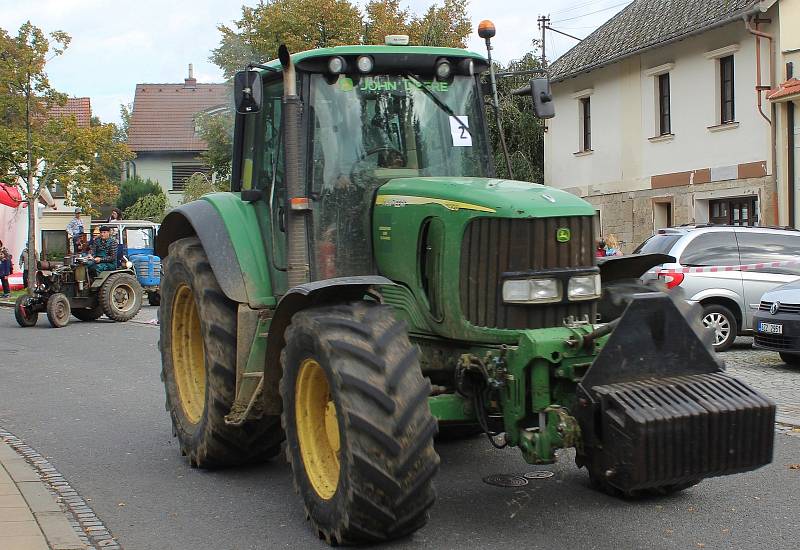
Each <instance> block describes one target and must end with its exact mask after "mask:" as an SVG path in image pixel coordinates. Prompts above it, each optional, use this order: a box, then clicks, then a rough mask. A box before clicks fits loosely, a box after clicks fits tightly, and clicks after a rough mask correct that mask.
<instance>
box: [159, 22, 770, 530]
mask: <svg viewBox="0 0 800 550" xmlns="http://www.w3.org/2000/svg"><path fill="white" fill-rule="evenodd" d="M489 69H490V65H489V62H488V61H487V59H486V58H484V57H482V56H481V55H478V54H475V53H471V52H468V51H464V50H460V49H449V48H437V47H414V46H408V45H405V40H404V39H403V38H402V37H388V39H387V45H384V46H343V47H334V48H325V49H317V50H313V51H307V52H302V53H296V54H290V52H288V51H287V49H286V48H285V47H281V49H280V51H279V55H278V59H277V60H275V61H272V62H269V63H267V64H264V65H250V66H248V67H247V69H246V70H244V71H242V72H240V73H238V74H237V75H236V77H235V87H234V88H235V89H234V96H235V104H236V115H235V116H236V119H235V129H234V132H235V136H234V145H233V176H232V189H231V191H230V192H223V193H214V194H210V195H206V196H205V197H203V198H202V199H200V200H198V201H195V202H192V203H189V204H186V205H183V206H180V207H178V208H176V209H174V210H172V211H171V212H170V214H169V215H168V216H167V217H166V219H165V220H164V222H163V225H162V226H161V230H160V232H159V235H158V239H157V248H156V253H157V254H158V255H159V256H161V257H162V258H163V261H164V269H163V278H162V280H161V298H162V299H161V306H160V307H161V310H160V318H161V325H160V331H161V337H160V348H161V357H162V363H163V372H162V376H163V380H164V385H165V387H166V396H167V402H166V406H167V410H168V411H169V413H170V415H171V417H172V422H173V426H174V432H175V434H176V435H177V438H178V441H179V444H180V449H181V451H182V453H183V454H184V455H185V456H186V457H187V459H188V461H189V463H190V465H191V466H192V467H200V468H219V467H225V466H230V465H237V464H243V463H251V462H257V461H262V460H267V459H270V458H272V457H275V456H276V455H278V454H279V451H280V448H281V446H282V444H283V441H284V439H285V449H286V456H287V458H288V461H289V462H290V464H291V469H292V472H293V476H294V482H295V486H296V488H297V491H298V492H299V494H300V495H301V497H302V500H303V503H304V505H305V510H306V512H307V515H308V517H309V519H310V522H311V524H312V527H313V531H314V533H316V534H319V535H320V536H321V537H323V538H325V539H326V540H327V541H328V542H330V543H332V544H336V543H339V544H341V543H362V542H370V541H381V540H386V539H391V538H394V537H399V536H402V535H405V534H409V533H411V532H413V531H415V530H417V529H419V528H420V527H422V526H423V525H424V524H425V522H426V521H427V517H428V509H429V508H430V507H431V505H433V503H434V498H435V492H434V486H433V481H434V476H435V474H436V471H437V468H438V466H439V457H438V455H437V453H436V450H435V448H434V436H436V434H437V431H443V432H444V431H448V432H451V433H453V432H458V431H461V432H462V433H463V432H465V431H466V432H469V431H473V432H475V431H481V432H485V433H486V434H487V435H488V438H489V440H490V442H491V443H492V444H493V445H495V446H497V447H504V446H509V447H517V448H518V449H519V450H520V451H521V453H522V457H523V458H524V459H525V461H527V462H528V463H531V464H547V463H552V462H553V461H555V452H556V451H557V450H558V449H562V448H569V447H574V448H575V449H576V453H577V454H576V456H577V461H578V465H579V466H583V467H586V468H587V470H588V474H589V476H590V479H591V481H592V483H593V484H594V485H595V486H596V487H597V488H599V489H601V490H603V491H606V492H609V493H614V494H619V495H624V496H628V497H632V496H636V495H640V494H649V493H653V492H656V493H669V492H673V491H677V490H680V489H683V488H686V487H688V486H690V485H693V484H695V483H697V482H698V481H699V480H701V479H703V478H706V477H710V476H718V475H724V474H731V473H736V472H743V471H747V470H751V469H754V468H757V467H759V466H762V465H764V464H767V463H769V462H770V460H771V457H772V445H773V443H772V441H773V427H774V416H775V407H774V404H773V403H772V402H771V401H769V400H768V399H766V398H765V397H763V396H761V395H760V394H758V393H757V392H756V391H754V390H753V389H751V388H749V387H748V386H747V385H745V384H744V383H742V382H740V381H739V380H737V379H735V378H733V377H731V376H729V375H727V374H725V372H724V368H723V364H722V362H721V361H720V360H719V359H717V358H716V357H715V356H714V355H713V352H712V351H711V348H710V347H709V343H708V340H707V338H706V335H705V334H704V333H703V332H702V330H703V329H701V328H700V327H699V324H698V323H697V322H695V321H694V320H689V319H692V318H691V316H690V314H691V313H692V312H691V311H689V310H687V309H686V308H685V307H684V306H683V305H682V304H681V303H679V302H676V301H673V299H672V298H670V297H668V296H667V295H666V294H663V293H661V292H647V293H638V292H635V291H630V292H620V291H619V288H617V292H611V293H609V294H608V295H607V299H609V300H612V301H613V302H614V303H613V304H610V307H608V308H607V310H608V311H618V315H619V313H621V316H618V317H617V318H604V319H603V321H604V322H603V323H598V319H599V317H598V308H599V307H600V306H601V305H602V303H603V300H604V298H603V290H604V287H607V288H608V289H613V288H614V285H615V282H617V281H627V283H626V284H627V285H628V286H625V285H623V286H622V287H621V288H631V287H632V288H634V290H636V288H637V286H636V285H635V284H631V283H630V281H631V280H635V279H636V278H637V277H638V275H640V274H641V273H642V272H644V271H645V270H646V269H647V268H649V267H650V266H651V265H652V263H653V262H650V263H649V264H648V259H647V258H642V257H630V258H631V259H628V258H621V259H619V260H614V261H611V262H607V263H606V264H604V265H603V267H602V271H601V269H600V268H598V266H597V265H596V261H595V256H594V248H595V247H594V243H595V235H593V229H592V228H593V216H594V209H593V208H592V206H591V205H589V204H588V203H586V202H584V201H583V200H581V199H580V198H578V197H576V196H573V195H571V194H569V193H567V192H564V191H560V190H558V189H555V188H551V187H545V186H543V185H539V184H536V183H529V182H523V181H513V180H505V179H497V178H495V177H494V175H495V172H494V168H493V164H492V158H493V157H492V154H491V151H490V146H489V139H488V130H487V121H486V117H485V114H484V88H483V84H482V75H483V74H484V73H485V72H487V71H489ZM492 81H493V80H492ZM524 91H525V93H529V94H532V95H533V107H534V108H535V109H536V110H537V113H539V114H540V115H542V116H550V115H551V114H552V113H551V112H550V111H551V110H552V101H551V100H550V97H549V95H548V87H547V80H546V77H539V76H535V77H534V78H533V79H532V80H531V86H530V87H528V89H526V90H524ZM658 260H660V261H661V262H663V261H664V260H663V259H662V258H657V259H656V261H655V263H658ZM476 444H479V441H478V440H476Z"/></svg>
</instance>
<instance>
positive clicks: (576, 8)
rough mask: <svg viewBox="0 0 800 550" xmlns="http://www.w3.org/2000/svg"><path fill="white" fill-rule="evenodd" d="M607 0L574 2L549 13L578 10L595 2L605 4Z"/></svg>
mask: <svg viewBox="0 0 800 550" xmlns="http://www.w3.org/2000/svg"><path fill="white" fill-rule="evenodd" d="M607 1H608V0H589V1H588V2H582V3H580V4H574V5H572V6H569V7H567V8H563V9H560V10H555V11H552V12H550V13H551V14H554V13H567V12H571V11H575V10H579V9H581V8H585V7H588V6H592V5H596V4H605V3H606V2H607Z"/></svg>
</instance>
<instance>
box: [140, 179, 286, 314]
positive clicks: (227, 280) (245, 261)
mask: <svg viewBox="0 0 800 550" xmlns="http://www.w3.org/2000/svg"><path fill="white" fill-rule="evenodd" d="M195 235H196V236H197V237H198V238H199V239H200V242H201V243H202V244H203V248H204V249H205V251H206V254H208V261H209V263H210V264H211V270H212V271H213V272H214V276H215V277H216V278H217V281H218V282H219V285H220V287H221V288H222V291H223V292H224V293H225V296H227V297H228V298H230V299H231V300H233V301H234V302H238V303H246V304H249V305H250V307H251V308H254V309H259V308H263V307H270V306H274V305H275V303H276V300H275V297H274V295H273V292H272V281H271V279H270V274H269V264H268V261H267V251H266V249H265V246H264V236H263V235H262V233H261V228H260V225H259V223H258V218H257V217H256V211H255V208H254V206H253V205H252V204H250V203H246V202H243V201H242V200H241V199H240V198H239V196H238V195H237V194H234V193H212V194H210V195H206V196H204V197H203V198H202V199H200V200H197V201H193V202H190V203H188V204H184V205H182V206H179V207H178V208H175V209H174V210H172V211H170V213H169V214H168V215H167V217H166V218H164V221H163V222H162V224H161V228H160V229H159V231H158V236H157V237H156V247H155V248H156V254H157V255H158V256H161V258H162V259H163V258H166V257H167V255H168V254H169V245H170V244H171V243H173V242H174V241H176V240H178V239H182V238H184V237H192V236H195Z"/></svg>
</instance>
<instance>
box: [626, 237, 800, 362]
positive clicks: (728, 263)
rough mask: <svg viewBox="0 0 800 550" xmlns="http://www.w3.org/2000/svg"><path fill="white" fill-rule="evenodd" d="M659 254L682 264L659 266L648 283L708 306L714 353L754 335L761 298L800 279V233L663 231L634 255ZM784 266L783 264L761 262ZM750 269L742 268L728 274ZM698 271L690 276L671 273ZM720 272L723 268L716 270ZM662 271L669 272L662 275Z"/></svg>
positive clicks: (705, 311)
mask: <svg viewBox="0 0 800 550" xmlns="http://www.w3.org/2000/svg"><path fill="white" fill-rule="evenodd" d="M649 253H659V254H668V255H670V256H672V257H674V258H675V259H676V260H677V261H676V263H667V264H663V265H661V266H660V267H659V268H654V269H653V270H651V271H650V272H648V273H647V274H646V275H645V277H644V278H645V279H654V278H656V277H659V278H661V279H662V280H663V281H664V282H665V283H666V285H667V288H676V287H680V288H681V289H683V292H684V294H685V296H686V299H687V300H689V301H690V302H692V303H699V304H700V305H702V306H703V324H704V325H706V326H707V327H710V328H713V329H714V349H716V350H717V351H723V350H726V349H728V348H729V347H730V346H731V345H732V344H733V342H734V340H735V339H736V336H737V335H743V334H752V331H753V314H754V313H755V312H756V311H757V310H758V306H759V303H760V302H761V296H762V295H763V294H764V293H765V292H767V291H769V290H772V289H773V288H775V287H777V286H780V285H783V284H785V283H787V282H789V281H793V280H795V279H798V278H800V263H795V262H798V261H800V231H797V230H794V229H778V228H767V227H741V226H724V225H690V226H681V227H671V228H668V229H659V230H658V232H657V233H656V234H655V235H653V236H652V237H650V238H649V239H647V240H646V241H645V242H643V243H642V244H641V245H639V247H638V248H637V249H636V250H635V251H634V254H649ZM774 262H780V264H779V265H777V266H775V265H770V266H763V265H762V266H758V265H757V264H765V263H770V264H771V263H774ZM735 266H747V267H745V268H744V269H742V270H725V268H729V269H730V268H731V267H735ZM683 268H698V269H692V270H691V272H689V273H674V272H673V273H671V272H670V270H681V269H683ZM715 268H719V269H715ZM658 269H661V270H667V272H666V273H664V272H661V273H657V271H658Z"/></svg>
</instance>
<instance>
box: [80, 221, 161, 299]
mask: <svg viewBox="0 0 800 550" xmlns="http://www.w3.org/2000/svg"><path fill="white" fill-rule="evenodd" d="M101 225H107V226H109V227H111V231H112V234H113V235H114V236H115V237H116V238H117V240H118V241H119V250H118V252H117V255H118V259H119V260H122V258H123V257H126V258H128V260H130V261H131V262H132V263H133V269H134V271H135V272H136V277H137V279H138V280H139V284H140V285H141V286H142V289H143V290H144V293H145V294H147V302H148V303H149V304H150V305H151V306H157V305H159V304H160V303H161V293H160V292H159V286H160V284H161V258H159V257H158V256H156V255H155V249H154V243H155V237H156V234H157V233H158V228H159V224H157V223H155V222H149V221H142V220H120V221H114V222H107V223H93V224H92V237H94V236H95V234H97V233H99V230H100V226H101Z"/></svg>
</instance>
